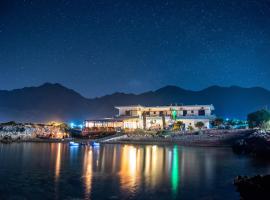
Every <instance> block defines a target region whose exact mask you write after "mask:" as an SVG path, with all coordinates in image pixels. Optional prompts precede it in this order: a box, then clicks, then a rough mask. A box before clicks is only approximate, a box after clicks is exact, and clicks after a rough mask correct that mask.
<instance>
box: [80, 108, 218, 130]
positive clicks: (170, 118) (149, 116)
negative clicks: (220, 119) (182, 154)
mask: <svg viewBox="0 0 270 200" xmlns="http://www.w3.org/2000/svg"><path fill="white" fill-rule="evenodd" d="M115 108H116V109H118V115H117V116H116V117H115V118H113V119H109V120H107V121H106V120H105V119H104V120H105V121H101V120H87V121H86V122H85V126H86V127H87V128H97V127H102V128H106V127H107V128H110V129H116V128H117V129H122V130H126V131H132V130H135V129H144V130H163V129H169V128H170V127H172V126H173V125H174V124H175V123H177V122H179V121H180V122H181V124H182V128H183V130H187V129H189V128H191V127H192V129H196V128H197V127H196V124H197V123H198V122H201V124H202V123H203V126H202V127H201V128H204V129H209V128H210V122H211V120H213V119H214V118H215V116H214V115H213V111H214V106H213V105H187V106H156V107H153V106H151V107H147V106H141V105H134V106H117V107H115ZM101 122H102V123H101ZM112 122H114V123H112ZM116 122H117V123H116Z"/></svg>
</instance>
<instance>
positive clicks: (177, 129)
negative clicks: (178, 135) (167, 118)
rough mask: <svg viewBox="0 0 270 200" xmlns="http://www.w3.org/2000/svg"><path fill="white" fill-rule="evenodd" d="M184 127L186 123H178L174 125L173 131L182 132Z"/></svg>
mask: <svg viewBox="0 0 270 200" xmlns="http://www.w3.org/2000/svg"><path fill="white" fill-rule="evenodd" d="M183 126H184V123H183V122H182V121H177V122H176V123H174V124H173V130H174V131H179V130H182V129H183Z"/></svg>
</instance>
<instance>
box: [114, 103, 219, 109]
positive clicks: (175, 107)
mask: <svg viewBox="0 0 270 200" xmlns="http://www.w3.org/2000/svg"><path fill="white" fill-rule="evenodd" d="M192 107H210V109H211V110H214V106H213V104H210V105H181V106H173V105H171V106H142V105H130V106H116V107H115V108H116V109H121V108H144V109H151V108H152V109H154V108H164V109H171V108H172V109H177V108H178V109H179V108H192Z"/></svg>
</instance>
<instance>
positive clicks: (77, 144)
mask: <svg viewBox="0 0 270 200" xmlns="http://www.w3.org/2000/svg"><path fill="white" fill-rule="evenodd" d="M79 145H80V144H79V143H77V142H72V141H71V142H69V146H72V147H77V146H79Z"/></svg>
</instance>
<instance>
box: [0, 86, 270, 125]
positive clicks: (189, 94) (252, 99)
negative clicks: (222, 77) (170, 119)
mask: <svg viewBox="0 0 270 200" xmlns="http://www.w3.org/2000/svg"><path fill="white" fill-rule="evenodd" d="M135 104H141V105H151V106H157V105H171V104H178V105H180V104H186V105H187V104H213V105H214V106H215V108H216V110H215V114H216V115H218V116H222V117H229V118H242V119H245V118H246V115H247V114H248V113H249V112H252V111H255V110H257V109H260V108H263V107H266V106H270V91H268V90H266V89H263V88H260V87H253V88H242V87H237V86H232V87H219V86H212V87H209V88H206V89H204V90H201V91H190V90H185V89H182V88H179V87H176V86H166V87H163V88H160V89H158V90H156V91H149V92H145V93H142V94H138V95H135V94H125V93H114V94H111V95H106V96H103V97H99V98H94V99H88V98H85V97H83V96H81V95H80V94H78V93H77V92H75V91H74V90H71V89H68V88H66V87H64V86H62V85H60V84H51V83H45V84H43V85H41V86H39V87H26V88H22V89H16V90H11V91H5V90H2V91H1V90H0V121H11V120H14V121H21V122H26V121H28V122H46V121H51V120H63V121H71V120H84V119H88V118H98V117H112V116H114V115H115V114H116V113H117V112H116V110H115V109H114V106H117V105H118V106H119V105H135Z"/></svg>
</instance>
